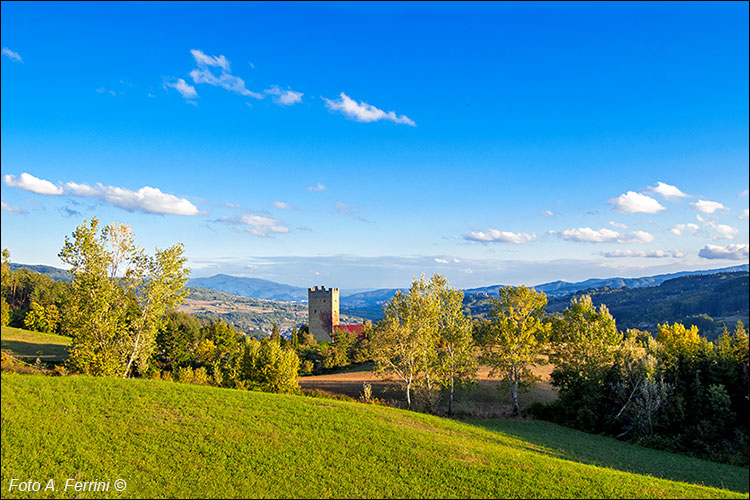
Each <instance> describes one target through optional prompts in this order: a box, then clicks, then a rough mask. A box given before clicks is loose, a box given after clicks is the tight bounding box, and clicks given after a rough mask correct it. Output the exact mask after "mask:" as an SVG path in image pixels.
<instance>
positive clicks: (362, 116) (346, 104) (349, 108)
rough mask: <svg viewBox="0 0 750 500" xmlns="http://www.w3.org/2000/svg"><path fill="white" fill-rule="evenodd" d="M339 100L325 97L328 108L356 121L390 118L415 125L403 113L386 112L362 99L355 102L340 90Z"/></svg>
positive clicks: (397, 121) (395, 121)
mask: <svg viewBox="0 0 750 500" xmlns="http://www.w3.org/2000/svg"><path fill="white" fill-rule="evenodd" d="M339 95H340V99H339V100H332V99H326V98H325V97H323V100H324V101H325V102H326V106H327V107H328V109H330V110H332V111H340V112H342V113H343V114H345V115H347V116H348V117H350V118H353V119H355V120H356V121H358V122H376V121H379V120H390V121H392V122H394V123H403V124H405V125H411V126H412V127H416V126H417V124H416V123H414V122H413V121H412V120H411V119H410V118H409V117H407V116H405V115H401V116H398V115H396V113H395V112H394V111H388V112H387V113H386V112H385V111H383V110H382V109H378V108H376V107H375V106H372V105H371V104H367V103H366V102H364V101H360V102H359V103H357V102H356V101H355V100H354V99H351V98H350V97H349V96H347V95H346V94H345V93H343V92H341V94H339Z"/></svg>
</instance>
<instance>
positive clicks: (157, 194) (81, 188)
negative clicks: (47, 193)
mask: <svg viewBox="0 0 750 500" xmlns="http://www.w3.org/2000/svg"><path fill="white" fill-rule="evenodd" d="M65 193H66V194H70V195H73V196H83V197H90V198H98V199H100V200H102V201H104V202H107V203H109V204H110V205H114V206H116V207H120V208H123V209H125V210H129V211H135V212H146V213H151V214H169V215H198V213H199V212H198V209H197V208H196V207H195V205H193V204H192V203H190V202H189V201H188V200H186V199H185V198H178V197H176V196H174V195H171V194H167V193H162V192H161V190H159V189H158V188H153V187H150V186H144V187H142V188H140V189H139V190H138V191H131V190H130V189H126V188H121V187H116V186H104V185H102V184H101V183H98V184H97V185H96V186H89V185H87V184H76V183H75V182H68V183H66V184H65Z"/></svg>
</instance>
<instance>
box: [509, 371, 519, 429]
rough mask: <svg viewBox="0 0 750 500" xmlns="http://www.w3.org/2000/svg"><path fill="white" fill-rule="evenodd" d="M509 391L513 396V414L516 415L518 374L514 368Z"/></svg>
mask: <svg viewBox="0 0 750 500" xmlns="http://www.w3.org/2000/svg"><path fill="white" fill-rule="evenodd" d="M510 393H511V395H512V396H513V416H514V417H515V416H517V415H518V376H517V375H516V371H515V370H513V371H512V373H511V380H510Z"/></svg>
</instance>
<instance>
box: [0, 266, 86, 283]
mask: <svg viewBox="0 0 750 500" xmlns="http://www.w3.org/2000/svg"><path fill="white" fill-rule="evenodd" d="M18 269H28V270H29V271H33V272H35V273H41V274H46V275H47V276H49V277H50V278H52V279H53V280H58V281H71V280H72V279H73V275H72V274H70V272H69V271H66V270H65V269H60V268H58V267H52V266H44V265H30V264H16V263H13V262H11V263H10V270H11V271H16V270H18Z"/></svg>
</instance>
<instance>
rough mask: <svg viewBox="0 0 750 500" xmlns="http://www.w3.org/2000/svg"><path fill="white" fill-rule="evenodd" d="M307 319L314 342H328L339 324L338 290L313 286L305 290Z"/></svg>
mask: <svg viewBox="0 0 750 500" xmlns="http://www.w3.org/2000/svg"><path fill="white" fill-rule="evenodd" d="M307 318H308V323H309V325H310V333H311V334H312V335H313V337H315V340H318V341H321V340H325V341H330V340H331V332H333V327H334V326H336V325H338V324H339V289H338V288H329V289H328V290H326V287H324V286H321V287H317V286H314V287H312V288H308V289H307Z"/></svg>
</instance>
